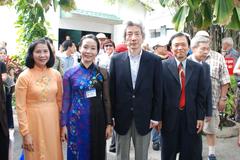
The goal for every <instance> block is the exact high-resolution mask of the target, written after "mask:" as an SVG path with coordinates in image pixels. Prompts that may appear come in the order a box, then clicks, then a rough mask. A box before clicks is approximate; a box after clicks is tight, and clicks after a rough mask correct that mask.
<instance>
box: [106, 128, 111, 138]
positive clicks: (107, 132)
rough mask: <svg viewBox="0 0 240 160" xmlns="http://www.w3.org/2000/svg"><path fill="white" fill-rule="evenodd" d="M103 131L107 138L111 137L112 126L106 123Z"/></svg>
mask: <svg viewBox="0 0 240 160" xmlns="http://www.w3.org/2000/svg"><path fill="white" fill-rule="evenodd" d="M105 132H106V133H105V137H106V139H109V138H110V137H112V126H111V125H107V127H106V131H105Z"/></svg>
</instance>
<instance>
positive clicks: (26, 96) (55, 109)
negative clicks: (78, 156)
mask: <svg viewBox="0 0 240 160" xmlns="http://www.w3.org/2000/svg"><path fill="white" fill-rule="evenodd" d="M25 65H26V66H27V67H28V68H27V69H26V70H24V71H23V72H22V73H21V74H20V75H19V77H18V79H17V82H16V86H15V92H16V111H17V118H18V123H19V132H20V134H21V136H22V138H23V145H22V147H23V149H24V158H25V160H38V159H46V160H48V159H49V160H50V159H51V160H62V159H63V154H62V145H61V139H60V111H61V105H62V78H61V75H60V73H59V72H58V71H56V70H55V69H52V68H51V67H52V66H53V65H54V54H53V52H52V49H51V46H50V45H49V43H48V41H46V40H45V39H44V38H42V39H38V40H36V41H34V42H32V43H31V44H30V45H29V48H28V51H27V57H26V61H25Z"/></svg>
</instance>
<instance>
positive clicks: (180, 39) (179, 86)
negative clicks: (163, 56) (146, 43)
mask: <svg viewBox="0 0 240 160" xmlns="http://www.w3.org/2000/svg"><path fill="white" fill-rule="evenodd" d="M169 45H170V46H171V51H172V53H173V55H174V57H173V58H171V59H168V60H166V61H163V77H164V80H163V108H162V121H161V122H160V128H161V125H162V129H161V134H162V152H161V159H162V160H175V159H176V154H177V153H180V157H179V159H180V160H198V158H199V156H198V155H196V153H199V151H197V150H198V149H199V148H200V147H199V146H198V144H199V143H198V142H199V138H200V134H199V133H200V132H201V130H202V127H203V119H204V107H203V103H204V94H205V87H204V72H203V68H202V66H201V65H200V64H198V63H196V62H193V61H191V60H188V59H187V53H188V50H189V46H190V39H189V37H188V36H187V35H185V34H184V33H176V34H175V35H173V36H172V37H171V39H170V42H169Z"/></svg>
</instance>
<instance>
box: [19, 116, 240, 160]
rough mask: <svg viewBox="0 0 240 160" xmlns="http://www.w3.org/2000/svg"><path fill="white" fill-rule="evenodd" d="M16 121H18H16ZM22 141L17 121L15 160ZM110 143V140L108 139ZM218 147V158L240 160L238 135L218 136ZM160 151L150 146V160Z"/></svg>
mask: <svg viewBox="0 0 240 160" xmlns="http://www.w3.org/2000/svg"><path fill="white" fill-rule="evenodd" d="M14 119H15V120H16V115H14ZM15 122H16V121H15ZM21 143H22V138H21V137H20V135H19V133H18V126H17V123H15V143H14V160H18V157H19V155H20V154H21ZM107 143H108V145H109V143H110V140H108V142H107ZM203 143H204V144H203V159H204V160H207V152H208V151H207V145H206V138H205V137H203ZM217 143H218V145H217V148H216V155H217V158H218V160H240V147H238V146H237V137H233V138H226V139H223V138H218V139H217ZM63 147H64V155H65V160H66V145H63ZM160 154H161V153H160V151H153V150H152V147H151V146H150V147H149V160H161V158H160ZM130 156H131V160H134V149H133V147H131V155H130ZM107 160H115V154H113V153H109V152H108V153H107Z"/></svg>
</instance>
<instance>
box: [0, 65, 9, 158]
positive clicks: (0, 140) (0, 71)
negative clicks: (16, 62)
mask: <svg viewBox="0 0 240 160" xmlns="http://www.w3.org/2000/svg"><path fill="white" fill-rule="evenodd" d="M6 78H7V74H6V65H5V64H4V63H3V62H1V61H0V144H1V145H0V155H1V158H0V159H2V160H8V147H9V135H8V123H7V111H6V101H5V92H4V89H3V80H6Z"/></svg>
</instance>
